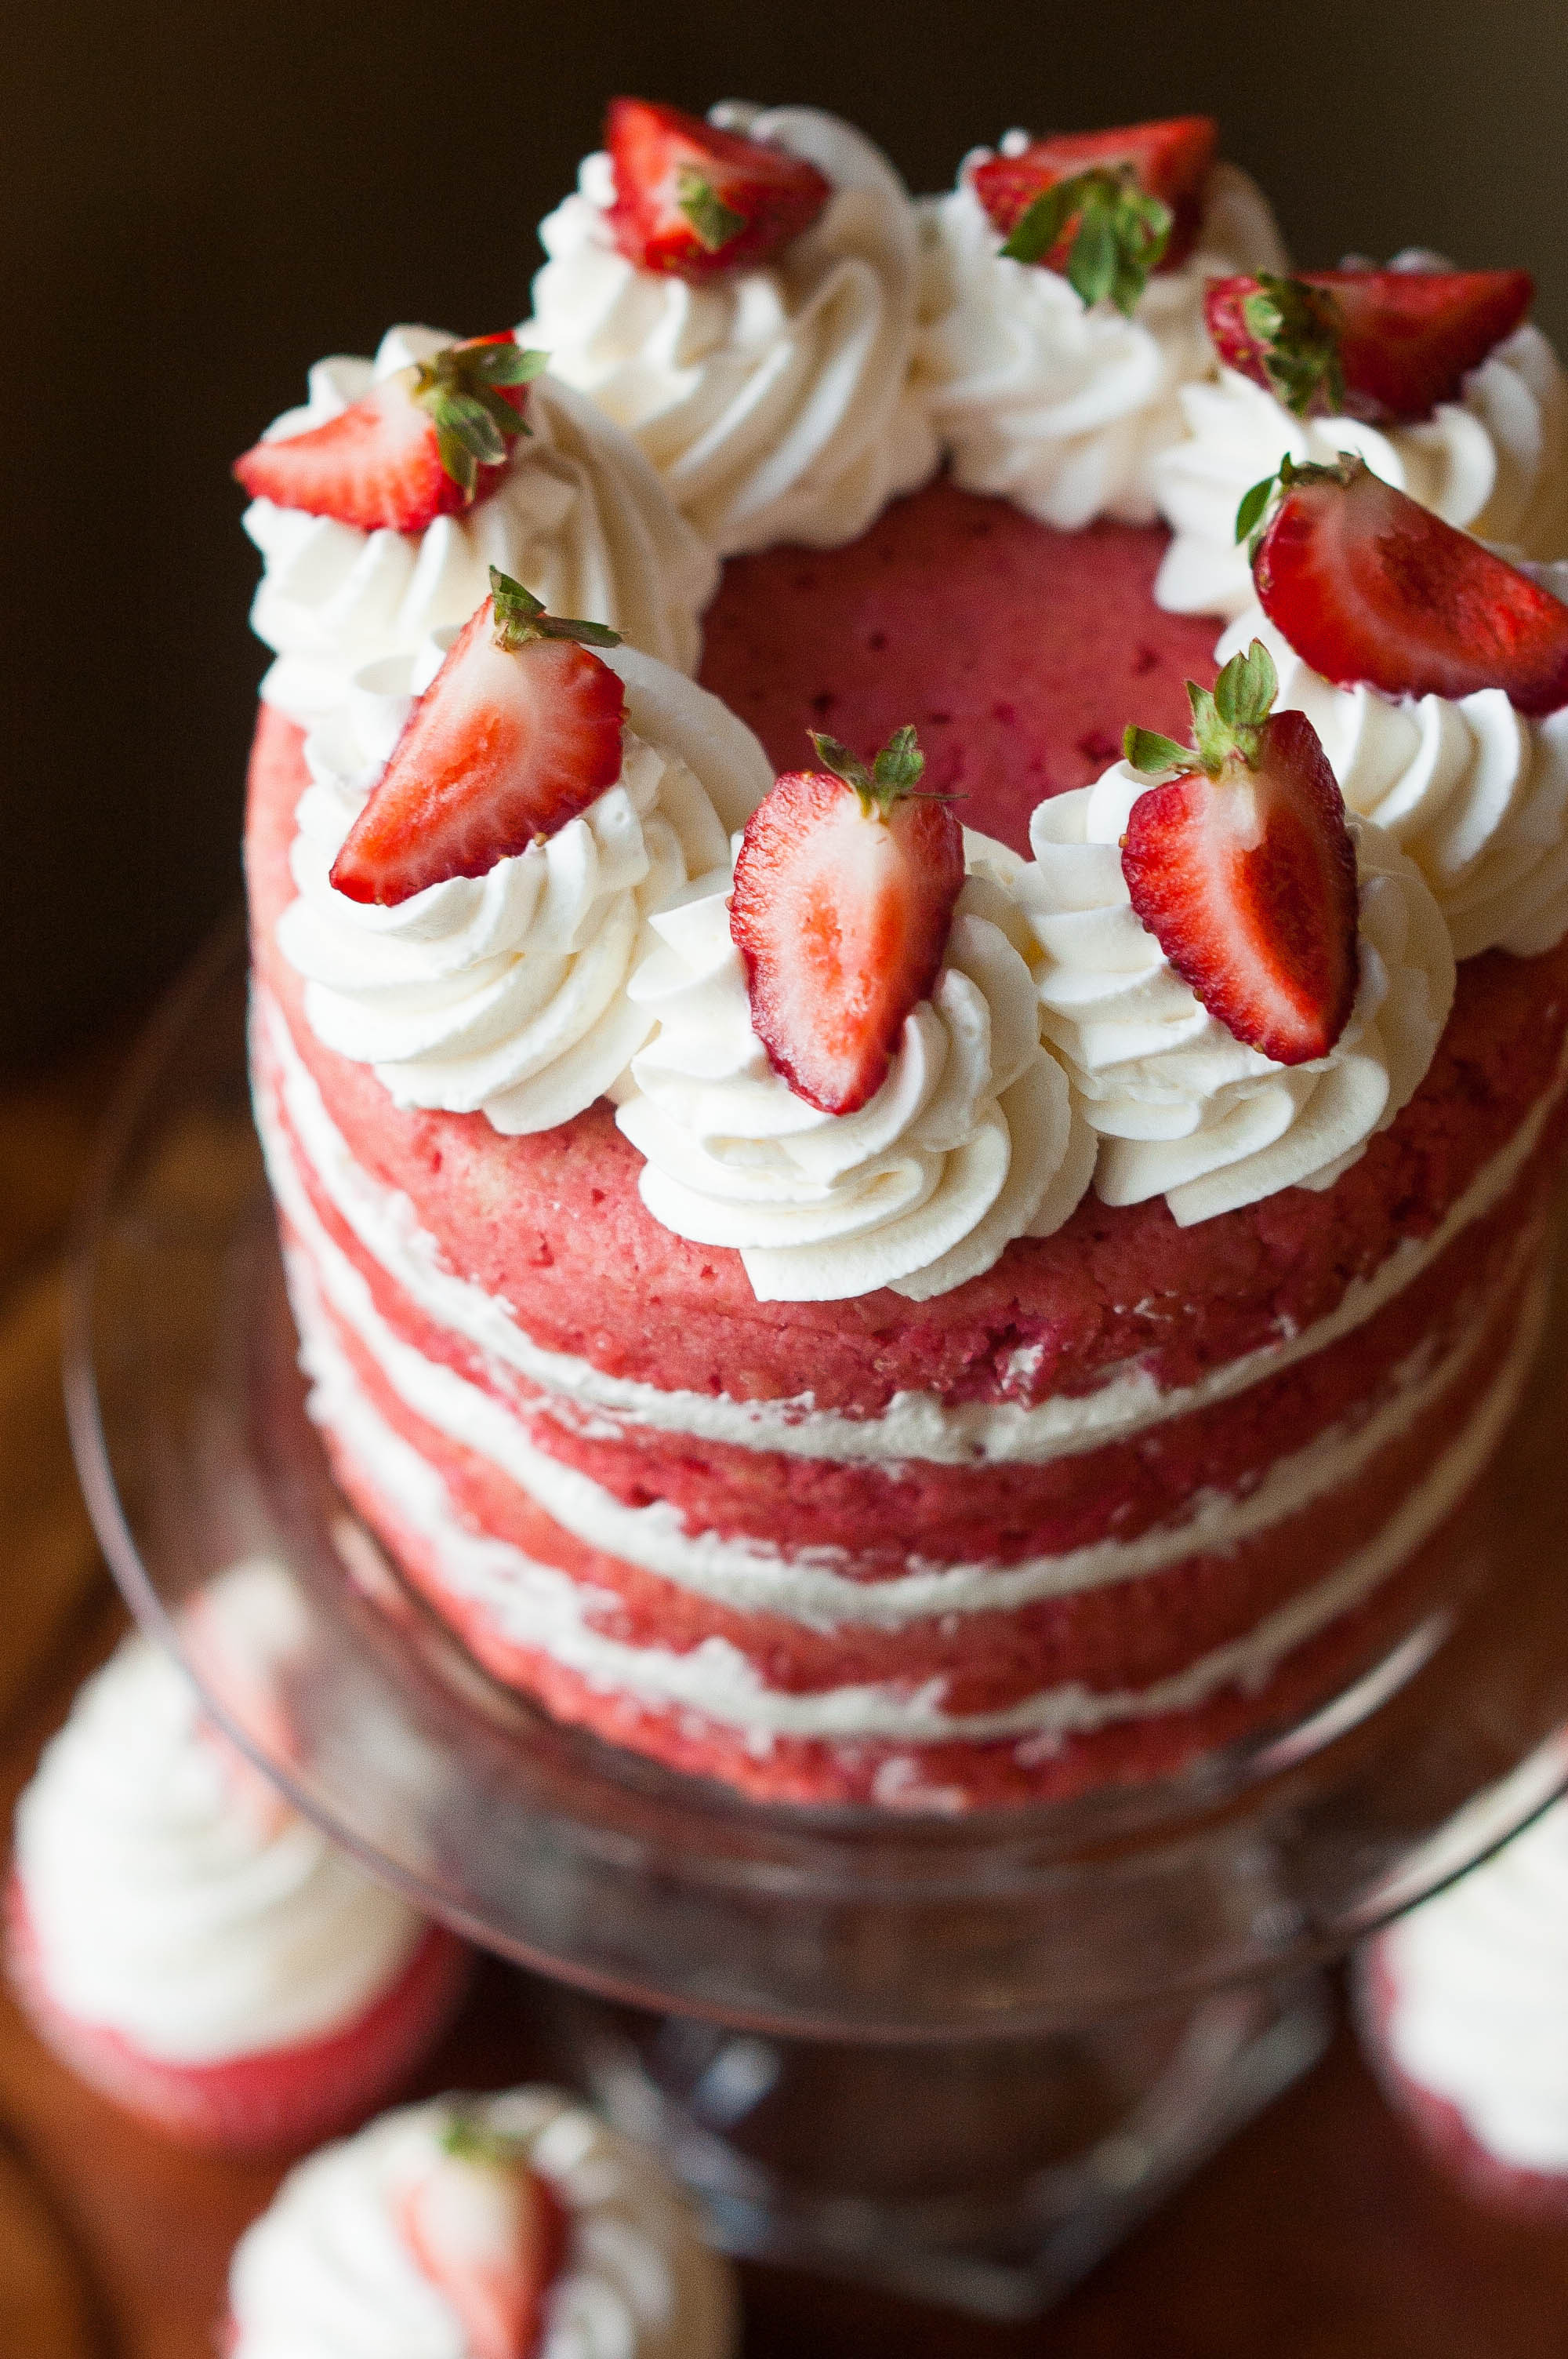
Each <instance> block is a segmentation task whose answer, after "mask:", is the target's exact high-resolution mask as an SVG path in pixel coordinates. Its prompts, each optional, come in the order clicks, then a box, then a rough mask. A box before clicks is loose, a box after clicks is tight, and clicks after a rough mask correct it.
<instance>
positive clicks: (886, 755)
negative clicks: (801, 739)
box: [806, 722, 952, 819]
mask: <svg viewBox="0 0 1568 2359" xmlns="http://www.w3.org/2000/svg"><path fill="white" fill-rule="evenodd" d="M806 734H807V735H808V736H809V738H810V739H811V742H812V744H813V745H815V747H816V758H817V760H818V761H819V762H820V763H821V765H822V766H823V768H824V769H825V770H827V771H829V772H830V773H831V775H832V776H833V777H836V778H842V780H843V781H844V784H845V785H846V786H847V787H850V788H853V790H854V792H855V793H856V794H857V795H859V797H860V808H861V810H863V811H864V812H865V813H866V815H867V817H868V818H870V817H871V816H872V815H873V814H874V815H876V816H877V817H880V818H881V819H886V818H887V816H888V814H889V812H890V811H891V810H892V808H893V806H894V805H895V803H901V802H903V799H904V798H905V797H906V796H907V795H913V794H914V792H915V791H916V789H917V788H918V787H919V785H920V781H921V779H922V778H923V777H925V755H924V754H923V753H922V752H921V750H920V740H919V738H918V737H917V736H916V735H915V734H914V724H913V723H910V722H905V723H904V725H903V728H902V729H895V730H894V731H893V734H892V736H891V737H890V738H889V739H888V742H887V744H886V745H884V746H883V747H882V749H881V753H880V754H879V755H878V756H877V757H876V760H875V761H874V762H873V763H872V764H871V768H870V769H869V770H868V769H867V767H866V766H865V764H864V762H862V761H860V759H859V757H858V756H856V755H854V754H851V753H850V751H849V747H848V745H840V744H839V742H838V738H837V737H829V736H827V735H826V734H824V733H823V732H822V731H821V730H818V729H810V730H808V731H807V732H806ZM922 799H923V800H932V801H937V802H947V801H950V800H951V799H952V798H951V797H950V796H947V795H938V796H933V797H923V798H922Z"/></svg>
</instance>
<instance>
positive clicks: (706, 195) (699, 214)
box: [676, 164, 746, 254]
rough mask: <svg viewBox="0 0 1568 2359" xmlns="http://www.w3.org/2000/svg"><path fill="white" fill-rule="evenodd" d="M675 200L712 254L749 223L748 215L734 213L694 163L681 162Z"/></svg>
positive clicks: (677, 172)
mask: <svg viewBox="0 0 1568 2359" xmlns="http://www.w3.org/2000/svg"><path fill="white" fill-rule="evenodd" d="M676 205H677V206H678V207H679V209H680V211H681V212H683V213H684V214H685V215H686V217H687V221H688V222H689V223H691V225H692V228H693V229H694V230H695V231H696V233H697V239H698V241H699V243H700V244H701V245H704V246H705V247H706V248H707V250H708V253H709V254H717V253H718V251H719V247H720V246H722V245H729V243H730V239H731V238H732V237H734V236H735V235H736V234H738V233H739V232H740V231H741V230H743V229H744V228H745V226H746V216H745V214H744V213H738V212H732V211H731V210H730V206H728V205H727V204H726V203H725V201H724V200H723V198H722V197H721V196H719V193H718V191H717V190H716V189H715V188H714V185H713V183H712V181H711V180H710V179H708V175H707V173H706V172H703V171H700V170H699V169H698V168H697V166H696V165H695V164H682V165H681V166H680V167H679V168H678V169H677V171H676Z"/></svg>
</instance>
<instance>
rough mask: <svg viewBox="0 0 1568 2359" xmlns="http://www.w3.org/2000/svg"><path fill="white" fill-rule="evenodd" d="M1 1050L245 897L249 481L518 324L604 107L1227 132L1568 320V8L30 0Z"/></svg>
mask: <svg viewBox="0 0 1568 2359" xmlns="http://www.w3.org/2000/svg"><path fill="white" fill-rule="evenodd" d="M0 29H4V30H5V35H6V37H5V43H4V48H3V49H0V55H4V57H5V60H6V64H5V81H6V82H8V83H9V84H10V87H9V89H8V90H7V91H6V92H5V95H4V100H3V104H0V123H3V124H4V132H3V134H0V254H3V255H4V265H5V266H4V273H3V277H0V287H3V288H4V294H5V311H4V317H5V321H6V324H7V329H8V334H9V346H10V348H9V351H8V353H7V355H6V359H5V364H4V366H3V367H0V437H3V439H0V451H3V452H4V454H5V455H4V458H3V459H0V503H3V505H0V536H3V537H0V549H3V550H4V563H3V564H0V585H3V586H0V601H3V603H0V698H3V705H0V748H3V751H0V826H3V832H0V1061H14V1060H23V1059H27V1060H37V1059H38V1058H39V1057H44V1056H48V1055H49V1054H50V1053H51V1052H53V1051H56V1050H58V1049H60V1048H61V1047H63V1046H64V1045H65V1044H66V1043H67V1042H69V1041H70V1040H71V1039H72V1038H75V1037H77V1036H79V1035H80V1034H81V1033H82V1032H83V1031H84V1030H86V1029H88V1028H91V1027H93V1026H94V1025H97V1024H99V1023H101V1022H102V1020H103V1018H104V1016H106V1015H107V1014H108V1013H109V1012H110V1011H111V1010H113V1009H115V1008H117V1007H122V1006H124V1003H125V1002H126V1001H127V1000H135V999H136V998H138V997H139V996H142V995H145V994H146V992H147V991H148V990H150V989H151V988H152V987H153V985H154V984H156V982H157V980H158V979H160V978H161V976H162V975H163V974H165V973H167V972H168V970H169V968H170V966H171V965H172V964H173V963H174V962H176V961H177V960H178V958H179V957H180V956H181V955H182V953H183V952H184V951H186V950H187V949H188V948H189V945H190V944H191V943H192V942H193V941H194V940H196V939H197V937H198V936H199V935H200V932H201V931H202V930H203V929H204V928H205V927H206V926H207V924H208V923H209V922H210V921H211V918H212V916H213V915H214V914H215V912H216V911H217V910H218V909H219V908H222V905H223V904H224V903H225V902H226V901H227V900H228V899H229V898H230V897H232V894H233V892H234V890H235V889H236V878H237V852H236V843H237V831H238V819H239V797H240V780H241V771H242V766H243V754H244V745H245V739H246V734H247V730H248V725H249V714H250V705H251V699H252V695H253V691H254V683H255V680H256V679H257V678H258V677H259V674H260V671H261V669H262V662H263V658H262V657H261V654H260V652H259V650H258V649H257V648H256V647H255V646H254V642H252V641H250V640H249V639H248V637H247V635H246V632H245V628H244V611H245V605H246V602H247V599H248V596H249V592H250V588H251V584H252V581H253V579H254V572H255V560H254V552H253V551H252V550H251V549H250V547H249V544H248V543H246V542H245V541H244V540H243V538H242V536H241V534H240V532H239V529H238V524H237V518H238V516H239V512H240V507H241V505H242V504H241V500H240V496H239V495H238V493H237V492H236V491H235V490H234V489H233V488H232V486H231V485H230V484H228V482H227V481H226V475H225V470H226V467H227V464H228V462H229V461H230V459H231V458H232V456H233V454H234V453H235V452H236V451H239V450H241V449H242V448H243V447H244V445H245V444H246V443H247V442H248V441H250V440H253V439H254V435H255V433H256V431H257V430H258V429H259V428H260V427H261V426H262V425H263V424H264V423H265V420H266V419H268V418H269V417H271V416H272V415H273V414H274V413H275V412H276V411H277V410H278V409H280V408H284V407H285V406H286V405H287V404H288V403H289V402H291V401H293V400H295V399H297V397H299V393H300V389H301V386H302V380H303V375H304V371H305V369H306V367H307V365H308V363H309V362H310V361H311V360H312V359H314V358H316V357H317V356H318V355H319V354H320V353H326V352H332V351H345V350H346V351H351V352H353V351H368V350H370V349H372V348H373V345H374V343H375V342H376V341H377V339H378V337H379V336H380V334H381V332H382V330H383V329H384V327H386V326H387V325H388V324H389V323H391V322H392V321H395V320H400V319H426V320H429V321H434V322H436V323H437V324H439V325H443V326H449V327H451V328H453V329H457V330H460V331H463V332H479V331H481V330H483V329H487V328H491V327H495V326H499V325H501V324H502V323H503V322H510V321H514V320H517V319H519V318H521V317H522V316H524V313H525V311H526V310H527V288H528V281H529V278H530V276H531V274H532V272H533V270H534V269H535V266H536V264H537V261H538V259H539V256H538V250H537V247H536V245H535V237H534V224H535V222H536V221H537V219H538V218H539V216H540V214H541V213H543V212H546V211H547V210H548V208H549V207H550V205H551V204H553V203H554V202H555V201H557V198H558V197H559V196H560V194H561V193H562V192H563V191H564V190H566V189H567V188H568V186H569V185H570V183H571V180H572V177H573V174H574V172H575V168H576V165H577V161H578V158H579V156H580V155H581V154H582V153H583V152H584V150H585V149H587V148H588V147H590V146H591V145H592V144H593V142H594V135H595V131H596V128H597V125H598V120H599V116H600V109H601V106H602V103H603V101H604V98H605V97H606V95H607V94H609V93H610V92H613V91H615V90H619V89H624V90H630V91H635V92H645V93H647V94H648V95H651V96H661V97H667V98H671V99H674V100H676V101H677V102H678V103H683V104H685V105H687V106H690V107H694V108H697V107H702V106H705V105H707V104H708V103H709V102H710V101H711V100H712V99H714V98H716V97H719V96H725V95H745V96H750V97H756V98H759V99H766V100H774V101H777V100H784V99H791V100H797V101H810V102H814V103H817V104H820V105H823V106H827V107H832V108H836V109H838V110H840V111H842V112H844V113H846V114H851V115H853V116H854V117H855V118H856V120H857V121H859V122H860V123H861V124H862V125H865V127H866V128H867V129H868V130H869V131H870V132H871V134H872V135H873V136H875V137H876V138H878V139H880V140H881V142H882V143H883V144H884V146H885V147H887V148H888V150H889V152H890V153H891V154H892V157H893V158H894V159H895V161H896V162H897V163H898V164H899V165H900V166H901V168H903V171H904V172H905V174H906V175H907V176H908V178H909V179H910V180H911V182H912V183H913V184H914V186H915V187H916V188H923V189H924V188H935V187H941V186H946V184H947V182H948V181H949V180H950V179H951V177H952V173H953V169H954V167H955V165H956V164H957V159H958V158H959V157H960V155H961V154H962V153H963V151H964V149H965V148H966V147H968V146H970V145H972V144H973V143H975V142H976V141H979V140H982V139H988V140H989V139H994V138H995V137H996V136H997V135H998V134H999V133H1000V131H1001V130H1002V129H1004V128H1005V127H1006V126H1007V125H1010V124H1012V123H1023V124H1026V125H1031V126H1032V127H1034V128H1037V129H1046V128H1051V127H1066V126H1070V125H1087V124H1094V123H1108V122H1125V121H1130V120H1134V119H1136V118H1138V117H1141V116H1145V115H1151V114H1172V113H1175V112H1179V111H1186V110H1189V109H1203V110H1206V111H1210V112H1213V113H1216V114H1218V115H1219V116H1220V117H1221V119H1222V122H1223V125H1224V129H1225V134H1226V143H1227V148H1228V150H1229V152H1230V153H1231V154H1232V155H1233V156H1235V157H1236V158H1238V159H1239V160H1240V161H1241V162H1243V163H1245V164H1248V165H1249V166H1250V167H1252V168H1253V169H1255V170H1257V171H1258V172H1259V173H1260V175H1261V176H1262V177H1263V178H1264V179H1265V180H1266V181H1267V184H1268V185H1269V187H1270V189H1271V191H1272V193H1273V194H1274V196H1275V199H1276V201H1277V202H1278V205H1279V209H1280V212H1281V215H1282V217H1283V220H1284V224H1285V228H1286V232H1287V234H1288V235H1289V237H1290V239H1291V241H1292V246H1293V248H1294V250H1295V252H1296V254H1297V255H1298V257H1299V258H1300V259H1302V260H1303V261H1313V262H1323V261H1328V260H1333V259H1335V258H1336V257H1337V256H1338V255H1339V254H1340V253H1342V252H1343V251H1344V250H1345V249H1346V248H1347V247H1357V248H1359V249H1360V250H1362V251H1364V252H1369V253H1374V254H1384V253H1387V252H1389V251H1390V250H1391V249H1393V248H1394V247H1396V246H1398V245H1401V244H1404V243H1407V242H1410V241H1412V240H1419V241H1422V242H1425V243H1430V244H1433V245H1439V246H1442V247H1445V248H1446V249H1448V250H1449V251H1450V252H1452V253H1453V254H1454V255H1455V256H1457V257H1458V258H1460V259H1462V260H1464V261H1465V262H1468V263H1473V264H1476V265H1485V264H1494V263H1516V262H1523V263H1527V264H1528V265H1530V267H1531V268H1533V269H1534V270H1535V271H1536V273H1537V275H1538V277H1540V279H1541V286H1542V290H1543V291H1542V298H1541V307H1540V308H1541V318H1542V319H1543V321H1545V323H1546V324H1547V326H1548V327H1549V328H1552V329H1553V330H1554V331H1558V332H1561V331H1562V330H1563V328H1564V327H1565V326H1568V251H1565V248H1568V226H1565V221H1568V214H1565V210H1564V205H1563V194H1564V190H1563V169H1562V154H1563V145H1562V123H1563V96H1564V72H1563V68H1564V61H1565V58H1568V9H1565V8H1564V5H1563V0H1498V5H1491V6H1487V7H1484V8H1482V7H1463V6H1460V5H1454V0H1361V5H1346V0H1300V5H1296V6H1294V7H1292V8H1289V9H1282V8H1276V7H1274V6H1271V5H1267V0H1167V5H1158V0H1074V5H1058V0H1033V5H1027V6H1025V5H1017V4H1016V0H1013V5H1008V4H1007V0H969V5H966V6H963V7H957V6H951V5H940V0H841V5H834V6H831V7H828V6H825V5H822V0H799V5H794V6H791V5H788V0H773V5H771V6H768V7H766V8H763V7H762V6H757V5H753V6H751V7H735V6H730V7H724V6H717V5H680V0H675V5H669V0H665V5H659V4H658V0H593V5H564V6H557V7H553V8H552V7H548V6H544V5H531V6H530V5H518V0H488V5H475V0H448V5H428V0H426V5H421V0H374V5H334V0H270V5H267V4H266V0H235V5H227V6H224V5H218V0H164V5H161V6H157V7H156V8H155V7H153V6H151V5H147V6H146V7H145V8H143V9H142V10H141V11H140V12H135V11H127V10H116V9H115V8H114V7H113V6H104V5H92V6H90V5H87V0H50V4H49V5H48V6H47V7H45V8H39V9H37V10H28V11H27V12H24V11H23V10H22V9H21V8H20V7H18V6H17V5H15V0H4V6H3V9H0Z"/></svg>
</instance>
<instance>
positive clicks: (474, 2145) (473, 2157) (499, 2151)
mask: <svg viewBox="0 0 1568 2359" xmlns="http://www.w3.org/2000/svg"><path fill="white" fill-rule="evenodd" d="M441 2152H442V2153H443V2154H448V2155H450V2156H451V2157H452V2158H453V2160H454V2161H456V2162H475V2163H479V2164H481V2165H483V2166H487V2167H488V2168H489V2169H492V2170H514V2169H516V2168H517V2166H518V2164H519V2163H522V2162H525V2161H526V2160H527V2157H528V2149H527V2147H526V2146H525V2145H524V2142H523V2140H522V2139H521V2138H516V2137H511V2136H508V2135H507V2133H506V2131H504V2130H497V2129H492V2127H491V2125H490V2124H489V2123H488V2122H481V2120H479V2119H478V2117H477V2116H476V2115H475V2114H453V2115H452V2118H451V2120H450V2121H449V2123H448V2124H447V2126H446V2128H445V2129H444V2130H443V2131H442V2132H441Z"/></svg>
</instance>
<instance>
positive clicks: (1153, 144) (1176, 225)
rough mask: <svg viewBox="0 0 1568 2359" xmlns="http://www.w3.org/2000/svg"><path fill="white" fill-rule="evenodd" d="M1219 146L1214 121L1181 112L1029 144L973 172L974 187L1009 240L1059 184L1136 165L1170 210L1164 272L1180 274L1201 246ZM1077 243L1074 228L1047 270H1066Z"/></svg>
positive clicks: (1047, 259) (1048, 259) (1141, 180)
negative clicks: (1070, 250) (1206, 193)
mask: <svg viewBox="0 0 1568 2359" xmlns="http://www.w3.org/2000/svg"><path fill="white" fill-rule="evenodd" d="M1218 145H1219V125H1217V123H1216V122H1215V121H1214V119H1213V117H1212V116H1211V115H1207V114H1180V115H1175V116H1173V118H1172V119H1171V120H1170V121H1168V122H1163V123H1133V124H1129V125H1126V126H1125V127H1124V128H1123V129H1121V130H1119V131H1071V132H1064V133H1062V134H1061V135H1059V136H1057V137H1055V138H1053V139H1036V140H1033V141H1032V142H1031V144H1030V145H1029V147H1026V148H1025V149H1024V151H1023V153H1022V155H1021V156H992V157H989V158H987V160H986V162H985V163H983V164H979V165H977V166H976V167H975V169H974V171H973V173H972V174H971V175H970V183H971V186H972V187H973V189H974V191H975V194H976V196H977V197H979V201H980V202H981V204H982V205H983V206H984V207H985V209H986V212H987V213H988V214H989V217H990V221H991V223H992V225H993V227H995V228H996V229H997V230H998V231H999V232H1000V234H1001V235H1002V236H1003V237H1008V236H1011V233H1012V231H1013V230H1014V229H1015V228H1016V227H1017V225H1018V223H1019V221H1020V219H1021V218H1022V215H1023V214H1024V213H1026V212H1028V210H1029V208H1030V206H1031V205H1032V204H1033V202H1034V200H1035V198H1036V197H1038V196H1042V195H1044V191H1045V190H1047V189H1050V188H1054V186H1055V185H1056V182H1057V181H1058V180H1068V179H1074V178H1075V177H1076V175H1077V174H1078V173H1080V172H1088V171H1092V170H1093V169H1094V168H1096V167H1097V166H1100V165H1108V166H1113V167H1114V166H1116V165H1118V164H1130V165H1131V167H1132V168H1133V172H1134V175H1135V177H1136V179H1137V181H1138V185H1139V187H1140V188H1141V189H1142V190H1144V192H1145V194H1147V195H1149V196H1152V197H1158V198H1159V199H1160V200H1161V201H1162V203H1164V204H1167V205H1169V206H1170V208H1171V212H1172V214H1173V220H1172V223H1171V234H1170V237H1169V239H1168V240H1167V242H1166V245H1165V251H1164V253H1163V255H1162V256H1161V259H1160V263H1159V268H1160V269H1161V270H1175V269H1177V268H1179V266H1181V264H1182V263H1184V261H1185V260H1186V258H1187V256H1188V255H1189V254H1191V252H1192V250H1193V248H1194V246H1195V245H1196V244H1197V238H1198V232H1199V230H1200V228H1201V227H1202V224H1203V199H1204V190H1205V189H1206V185H1207V181H1208V176H1209V173H1210V170H1211V169H1212V168H1213V165H1214V159H1215V156H1216V153H1217V148H1218ZM1071 243H1072V224H1071V223H1069V224H1068V226H1067V228H1066V229H1065V231H1064V233H1063V234H1062V236H1061V237H1060V238H1059V239H1058V240H1057V242H1056V244H1055V245H1054V246H1053V247H1052V249H1051V252H1050V253H1049V254H1048V255H1045V256H1044V267H1045V268H1046V269H1050V270H1061V269H1062V268H1064V267H1065V261H1066V255H1067V249H1068V247H1069V246H1070V245H1071Z"/></svg>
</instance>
